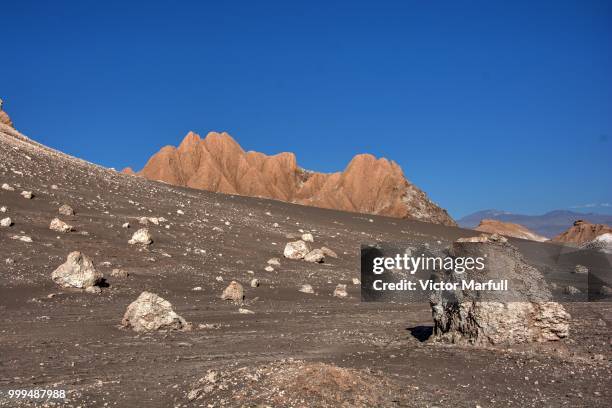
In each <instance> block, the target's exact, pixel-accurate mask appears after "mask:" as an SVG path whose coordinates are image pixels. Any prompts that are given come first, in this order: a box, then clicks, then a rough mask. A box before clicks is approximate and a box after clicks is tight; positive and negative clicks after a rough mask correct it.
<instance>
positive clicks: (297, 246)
mask: <svg viewBox="0 0 612 408" xmlns="http://www.w3.org/2000/svg"><path fill="white" fill-rule="evenodd" d="M309 252H310V248H309V247H308V244H306V242H304V241H302V240H299V241H294V242H288V243H287V245H285V250H284V251H283V256H284V257H285V258H289V259H303V258H304V257H305V256H306V255H307V254H308V253H309Z"/></svg>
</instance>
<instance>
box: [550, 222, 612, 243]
mask: <svg viewBox="0 0 612 408" xmlns="http://www.w3.org/2000/svg"><path fill="white" fill-rule="evenodd" d="M611 232H612V227H610V226H609V225H606V224H591V223H590V222H588V221H583V220H578V221H576V222H574V225H573V226H571V227H570V228H569V229H568V230H567V231H565V232H563V233H561V234H559V235H557V236H556V237H554V238H553V239H552V241H555V242H571V243H574V244H584V243H586V242H589V241H593V240H594V239H595V238H596V237H598V236H600V235H602V234H606V233H611Z"/></svg>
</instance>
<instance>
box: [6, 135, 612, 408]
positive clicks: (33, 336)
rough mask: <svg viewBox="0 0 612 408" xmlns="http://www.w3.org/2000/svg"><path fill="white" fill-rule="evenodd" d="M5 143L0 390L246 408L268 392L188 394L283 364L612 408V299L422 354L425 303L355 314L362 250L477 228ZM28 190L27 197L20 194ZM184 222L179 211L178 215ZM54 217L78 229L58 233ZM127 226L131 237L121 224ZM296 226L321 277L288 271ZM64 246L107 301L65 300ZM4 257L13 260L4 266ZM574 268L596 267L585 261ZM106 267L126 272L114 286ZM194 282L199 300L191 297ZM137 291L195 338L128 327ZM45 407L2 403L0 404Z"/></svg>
mask: <svg viewBox="0 0 612 408" xmlns="http://www.w3.org/2000/svg"><path fill="white" fill-rule="evenodd" d="M0 126H1V125H0ZM7 132H9V130H8V128H7V127H4V126H2V127H1V128H0V158H1V160H0V185H1V184H2V183H9V184H10V185H12V186H13V187H15V191H14V192H9V191H5V190H0V206H7V207H8V212H7V213H5V214H3V213H0V218H4V217H6V216H9V217H11V218H12V220H13V222H14V225H13V226H11V227H9V228H1V229H0V261H1V262H0V277H1V281H0V313H1V316H2V319H0V390H1V391H3V392H4V393H6V392H7V391H8V390H9V389H32V388H47V389H48V388H53V389H65V390H66V391H67V392H68V398H67V399H66V400H65V401H56V402H55V403H52V402H47V403H46V404H47V406H66V407H76V406H81V407H98V406H119V407H179V406H185V407H190V406H208V404H211V406H221V405H226V406H240V405H245V406H250V405H253V404H250V403H249V401H236V400H233V399H232V398H233V395H235V393H236V392H237V391H240V390H241V389H242V388H244V387H248V386H252V387H257V386H259V385H260V384H266V383H265V382H263V380H259V382H258V381H255V382H254V383H252V382H249V381H246V380H245V381H238V382H237V383H234V384H228V387H227V389H226V390H223V389H216V390H214V391H213V392H210V394H209V395H208V396H205V397H204V398H202V399H198V400H194V401H189V400H188V398H187V394H188V393H189V391H190V390H191V389H193V386H194V384H195V383H196V382H197V381H198V379H200V378H201V377H203V376H205V375H206V373H207V371H208V370H215V371H217V372H219V373H229V372H233V371H234V370H236V369H239V368H241V367H247V368H248V369H256V368H258V367H265V366H267V365H270V364H277V363H279V362H282V361H283V360H284V359H290V358H293V359H299V360H304V361H306V362H324V363H329V364H332V365H335V366H339V367H343V368H355V369H363V372H364V373H367V372H370V373H372V376H373V378H374V377H376V378H378V377H382V378H386V379H389V381H392V382H393V383H395V384H398V385H399V387H400V389H401V390H403V391H404V394H401V393H398V395H397V397H398V398H395V399H396V401H395V402H391V400H389V403H388V404H386V405H389V406H406V407H433V406H438V407H446V406H448V407H472V408H473V407H476V406H477V405H480V406H481V407H490V406H501V407H503V406H516V407H526V406H533V407H541V406H553V407H557V406H567V407H576V406H585V407H587V406H588V407H592V406H601V407H608V406H611V405H612V391H611V390H610V382H611V365H610V357H611V356H612V353H611V350H610V348H611V345H612V343H611V336H610V333H611V331H610V327H612V314H611V313H610V312H611V309H612V306H611V305H610V303H566V304H565V306H566V308H567V310H568V311H569V312H570V313H571V314H572V316H573V320H572V328H571V337H570V338H569V339H567V340H564V341H561V342H555V343H549V344H537V345H522V346H516V347H513V348H511V349H506V348H497V349H493V348H491V349H478V348H473V347H458V346H448V345H439V344H432V343H430V342H428V341H427V337H428V335H429V332H430V330H431V324H432V321H431V313H430V309H429V305H427V304H423V305H421V304H397V303H361V302H360V292H359V286H356V285H353V284H352V283H351V280H352V278H358V277H359V246H360V244H361V243H371V242H376V241H405V242H406V243H407V245H409V244H413V243H422V242H428V243H430V245H431V246H432V247H436V248H438V247H439V248H443V247H445V246H447V245H448V244H449V243H450V242H451V241H452V240H454V239H456V238H458V237H461V236H471V235H474V232H473V231H469V230H462V229H458V228H449V227H442V226H439V225H431V224H425V223H420V222H414V221H405V220H397V219H391V218H384V217H377V216H369V215H360V214H352V213H344V212H338V211H330V210H322V209H316V208H309V207H303V206H297V205H291V204H286V203H282V202H276V201H271V200H263V199H255V198H247V197H238V196H229V195H222V194H214V193H208V192H203V191H195V190H189V189H183V188H176V187H172V186H168V185H164V184H161V183H154V182H149V181H146V180H143V179H140V178H137V177H132V176H126V175H122V174H118V173H116V172H114V171H112V170H107V169H103V168H100V167H96V166H93V165H90V164H87V163H85V162H83V161H81V160H77V159H73V158H70V157H68V156H65V155H63V154H60V153H57V152H55V151H52V150H49V149H46V148H43V147H41V146H39V145H36V144H33V143H32V142H29V141H23V140H22V139H19V138H16V137H14V136H11V135H9V134H8V133H7ZM16 172H17V173H16ZM19 172H21V173H22V174H19ZM53 184H55V185H57V187H58V188H57V189H52V188H51V185H53ZM22 190H31V191H33V193H34V195H35V197H34V198H33V199H32V200H27V199H24V198H22V197H21V196H20V195H19V193H20V192H21V191H22ZM130 201H131V202H130ZM62 204H69V205H71V206H72V207H73V208H74V209H75V211H76V215H75V216H72V217H67V216H61V215H59V214H58V212H57V209H58V208H59V206H60V205H62ZM179 209H180V210H182V211H184V213H185V214H184V215H179V214H177V210H179ZM267 212H269V214H270V215H267V214H266V213H267ZM142 216H146V217H165V218H166V219H167V220H168V221H167V222H163V223H161V224H160V225H159V226H155V225H152V224H149V225H148V226H147V227H148V228H149V229H150V231H151V233H152V235H153V239H154V241H155V242H154V243H153V245H151V246H150V247H149V248H148V249H139V248H138V247H134V246H130V245H128V243H127V241H128V240H129V239H130V237H131V235H132V234H133V233H134V232H135V231H136V230H137V229H138V228H140V227H142V226H141V225H139V224H138V219H137V218H138V217H142ZM54 217H59V218H60V219H62V220H63V221H66V222H68V223H69V224H71V225H73V226H74V227H75V229H76V231H74V232H70V233H67V234H61V233H57V232H53V231H50V230H49V228H48V226H49V222H50V221H51V219H52V218H54ZM370 220H371V221H370ZM226 221H227V222H229V225H226ZM124 222H130V224H131V228H129V229H124V228H122V227H121V224H123V223H124ZM274 223H278V224H279V226H278V227H274V226H273V224H274ZM166 225H170V228H169V229H166V228H165V226H166ZM213 227H219V228H222V229H223V232H217V231H213ZM299 229H303V230H305V231H309V232H312V234H313V235H314V237H315V243H314V245H313V246H316V247H320V246H327V247H329V248H331V249H333V250H334V251H336V252H337V253H338V255H339V258H338V259H332V258H328V259H327V260H326V262H325V263H324V264H310V263H306V262H303V261H291V260H287V259H283V258H282V251H283V248H284V245H285V243H286V242H288V241H290V240H293V239H289V238H287V235H288V234H293V235H294V236H295V237H296V239H297V237H298V236H299V235H300V233H299V231H298V230H299ZM84 232H86V233H87V235H84ZM13 235H27V236H30V237H31V238H32V240H33V242H32V243H26V242H22V241H18V240H13V239H11V237H12V236H13ZM438 241H439V243H438ZM513 242H514V243H515V244H517V245H518V246H519V248H520V249H521V251H522V252H523V253H524V254H525V256H527V258H528V259H531V260H532V262H533V263H534V264H536V265H538V266H539V267H541V268H542V267H544V269H546V271H547V272H551V271H553V272H555V271H557V272H558V273H559V274H560V275H559V276H562V277H563V279H564V280H565V281H567V282H573V283H574V284H575V285H577V286H580V284H581V281H580V280H578V278H577V277H576V275H575V274H570V273H569V271H568V270H569V269H570V268H571V267H573V265H571V264H567V265H565V264H563V263H560V262H557V261H555V260H554V259H555V254H558V253H559V249H558V247H556V246H555V245H553V244H546V243H535V242H527V241H520V240H513ZM196 249H198V250H203V251H205V252H204V253H201V251H196ZM74 250H79V251H82V252H84V253H85V254H87V255H88V256H90V257H91V258H92V259H93V260H94V263H95V264H96V266H97V268H98V269H99V270H100V271H102V272H104V274H105V277H106V279H107V281H108V284H109V287H105V288H102V293H101V294H98V295H96V294H88V293H82V292H80V291H77V290H75V291H70V290H65V289H61V288H60V287H58V286H56V285H55V284H54V283H53V282H52V281H51V279H50V275H51V272H52V271H53V270H54V269H55V268H56V267H57V266H58V265H60V264H61V263H63V262H64V261H65V258H66V256H67V254H68V253H69V252H70V251H74ZM543 254H544V255H546V254H549V255H550V256H548V255H547V256H542V255H543ZM272 257H278V258H281V266H280V267H275V269H276V270H275V271H274V272H266V271H264V267H265V266H267V264H266V261H267V260H268V259H270V258H272ZM7 258H11V259H13V260H14V262H15V263H14V264H13V265H9V264H7V263H6V262H5V259H7ZM578 260H579V261H581V263H582V264H584V265H587V266H588V265H589V259H578ZM609 260H610V259H609V258H607V261H609ZM574 261H576V260H575V259H572V260H571V262H572V263H573V262H574ZM104 262H109V263H110V264H103V263H104ZM546 262H549V264H548V265H545V263H546ZM568 262H569V261H568ZM595 267H597V266H595ZM113 268H123V269H125V270H127V271H128V272H129V274H130V276H129V277H128V278H124V279H122V278H113V277H111V276H110V272H111V270H112V269H113ZM249 270H250V271H253V274H250V273H248V272H247V271H249ZM218 276H221V277H223V282H218V281H217V280H216V279H215V278H216V277H218ZM253 277H255V278H258V279H260V281H261V286H260V287H259V288H251V287H250V286H249V281H250V280H251V279H252V278H253ZM231 280H237V281H239V282H241V283H243V285H244V286H245V289H246V301H247V304H246V305H245V306H243V307H246V308H248V309H250V310H252V311H253V312H255V314H252V315H244V314H239V313H238V306H236V305H233V304H231V303H228V302H224V301H222V300H221V299H219V297H218V296H219V295H220V294H221V292H222V290H223V289H224V288H225V286H227V284H228V283H229V282H230V281H231ZM303 283H309V284H311V285H312V286H313V288H314V290H315V292H316V295H309V294H304V293H301V292H298V290H297V289H298V287H299V286H300V285H301V284H303ZM338 283H346V284H348V292H349V298H347V299H339V298H335V297H332V296H331V293H332V291H333V289H334V287H335V286H336V284H338ZM196 286H200V287H202V290H201V291H193V290H192V288H194V287H196ZM143 290H148V291H152V292H155V293H157V294H158V295H160V296H162V297H164V298H165V299H167V300H168V301H170V302H171V303H172V304H173V306H174V309H175V311H176V312H177V313H179V314H181V315H182V316H183V317H185V318H186V319H187V320H188V321H190V322H192V323H193V324H194V330H193V331H191V332H169V333H154V334H149V335H138V334H136V333H134V332H132V331H129V330H124V329H121V328H120V327H119V323H120V321H121V318H122V316H123V313H124V311H125V308H126V307H127V305H128V304H129V303H131V302H132V301H133V300H135V299H136V297H137V296H138V295H139V294H140V293H141V292H142V291H143ZM49 294H55V296H53V297H50V298H49V297H48V295H49ZM200 324H208V325H213V326H207V327H206V328H199V327H198V326H199V325H200ZM367 370H370V371H367ZM376 384H378V383H377V382H374V380H373V385H374V386H375V385H376ZM381 384H383V383H381ZM262 387H263V385H262ZM381 388H385V387H382V386H381ZM292 392H294V393H298V394H299V392H300V391H299V389H297V390H296V389H295V388H294V389H292ZM384 392H385V389H381V393H384ZM305 401H306V402H305V403H304V404H301V406H318V405H320V403H317V399H316V397H312V396H306V398H305ZM255 402H258V401H255ZM53 404H55V405H53ZM43 405H44V403H43V402H40V401H38V402H36V403H34V402H28V401H27V400H21V401H15V400H9V399H8V398H3V397H0V406H7V407H19V406H43ZM297 405H298V406H300V404H297ZM349 406H350V405H349Z"/></svg>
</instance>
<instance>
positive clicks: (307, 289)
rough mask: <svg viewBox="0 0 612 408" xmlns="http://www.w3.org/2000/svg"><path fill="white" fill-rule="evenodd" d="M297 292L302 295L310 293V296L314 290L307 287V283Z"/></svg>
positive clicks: (309, 286) (310, 286)
mask: <svg viewBox="0 0 612 408" xmlns="http://www.w3.org/2000/svg"><path fill="white" fill-rule="evenodd" d="M299 291H300V292H303V293H310V294H312V293H314V289H313V288H312V285H309V284H308V283H305V284H303V285H302V286H301V287H300V289H299Z"/></svg>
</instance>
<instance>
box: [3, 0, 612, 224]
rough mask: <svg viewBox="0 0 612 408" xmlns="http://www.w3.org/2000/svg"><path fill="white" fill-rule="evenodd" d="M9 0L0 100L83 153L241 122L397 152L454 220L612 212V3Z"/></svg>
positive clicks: (134, 153) (318, 140)
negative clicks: (489, 214) (575, 210)
mask: <svg viewBox="0 0 612 408" xmlns="http://www.w3.org/2000/svg"><path fill="white" fill-rule="evenodd" d="M0 2H1V4H0V10H2V11H1V13H2V18H1V20H2V51H1V53H2V60H3V61H2V63H0V97H2V98H4V99H5V109H6V110H7V112H9V113H10V114H11V116H12V118H13V121H14V122H15V124H16V126H17V127H18V129H20V130H21V131H22V132H23V133H25V134H27V135H29V136H31V137H33V138H35V139H36V140H38V141H40V142H42V143H45V144H47V145H50V146H52V147H54V148H57V149H60V150H62V151H65V152H67V153H70V154H72V155H75V156H78V157H81V158H84V159H86V160H89V161H92V162H95V163H99V164H102V165H105V166H108V167H115V168H122V167H125V166H128V165H130V166H132V167H134V168H136V169H140V168H141V167H142V166H143V165H144V163H145V162H146V160H147V158H148V157H149V156H151V155H152V154H153V153H155V152H156V151H157V150H158V149H159V148H160V147H162V146H163V145H166V144H177V143H179V142H180V140H181V139H182V138H183V136H184V135H185V134H186V133H187V132H188V131H189V130H194V131H197V132H199V133H200V134H206V133H207V132H208V131H210V130H216V131H227V132H229V133H230V134H231V135H232V136H233V137H234V138H235V139H237V140H238V142H239V143H240V144H241V145H242V146H243V148H245V149H246V150H258V151H262V152H265V153H269V154H270V153H277V152H280V151H292V152H295V153H296V155H297V157H298V162H299V164H301V165H302V166H303V167H305V168H308V169H313V170H319V171H336V170H340V169H343V168H344V167H345V166H346V164H347V163H348V162H349V160H350V159H351V157H352V156H354V155H355V154H357V153H362V152H369V153H373V154H375V155H377V156H384V157H388V158H390V159H393V160H395V161H396V162H398V163H399V164H400V165H401V166H402V168H403V169H404V172H405V174H406V176H407V177H408V178H409V179H410V180H411V181H413V182H414V183H415V184H417V185H418V186H420V187H421V188H423V189H424V190H425V191H426V192H427V193H428V194H429V195H430V197H431V198H432V199H433V200H434V201H436V202H438V203H439V204H440V205H442V206H443V207H445V208H447V209H448V210H449V211H450V212H451V214H452V215H453V216H455V217H460V216H463V215H465V214H468V213H470V212H473V211H476V210H481V209H486V208H498V209H504V210H509V211H513V212H522V213H528V214H535V213H541V212H545V211H548V210H551V209H558V208H570V207H576V206H589V205H590V206H589V207H584V208H583V209H584V210H585V211H594V212H607V213H612V208H611V207H610V206H606V205H605V204H606V203H612V182H611V174H612V160H611V157H612V126H611V125H612V76H611V75H610V73H611V72H612V58H611V57H612V24H611V23H612V3H611V2H609V1H584V0H583V1H563V0H561V1H512V2H491V1H448V2H446V1H398V2H392V1H371V2H361V1H346V2H334V1H322V2H316V1H309V2H287V1H274V2H272V1H245V2H235V1H227V2H219V1H215V2H204V1H199V2H186V1H181V2H176V1H175V2H155V1H147V2H142V3H138V2H114V1H105V2H101V1H98V2H91V1H74V2H72V1H56V2H38V1H27V0H20V1H4V0H0ZM124 3H126V4H124ZM127 3H129V4H127ZM602 204H603V205H602ZM593 205H595V206H593Z"/></svg>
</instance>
